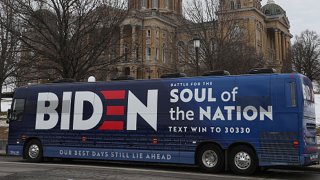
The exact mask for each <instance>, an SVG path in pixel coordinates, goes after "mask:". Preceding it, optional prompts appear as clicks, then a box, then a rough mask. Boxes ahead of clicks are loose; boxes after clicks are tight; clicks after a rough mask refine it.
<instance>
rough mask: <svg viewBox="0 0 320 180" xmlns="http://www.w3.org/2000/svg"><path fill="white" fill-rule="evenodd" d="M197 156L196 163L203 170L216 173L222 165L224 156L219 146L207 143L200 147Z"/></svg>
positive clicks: (220, 169)
mask: <svg viewBox="0 0 320 180" xmlns="http://www.w3.org/2000/svg"><path fill="white" fill-rule="evenodd" d="M197 154H198V156H197V164H198V166H199V167H200V169H201V170H202V171H204V172H210V173H218V172H221V171H222V169H223V166H224V156H223V153H222V150H221V148H219V147H218V146H216V145H213V144H208V145H205V146H203V147H202V148H200V150H199V151H198V153H197Z"/></svg>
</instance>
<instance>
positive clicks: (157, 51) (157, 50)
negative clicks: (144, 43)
mask: <svg viewBox="0 0 320 180" xmlns="http://www.w3.org/2000/svg"><path fill="white" fill-rule="evenodd" d="M158 60H159V49H158V48H157V49H156V61H158Z"/></svg>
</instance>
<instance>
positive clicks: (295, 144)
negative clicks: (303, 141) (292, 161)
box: [293, 140, 299, 148]
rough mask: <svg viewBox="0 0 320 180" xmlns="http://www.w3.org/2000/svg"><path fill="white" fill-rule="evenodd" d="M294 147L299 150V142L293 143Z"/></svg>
mask: <svg viewBox="0 0 320 180" xmlns="http://www.w3.org/2000/svg"><path fill="white" fill-rule="evenodd" d="M293 147H294V148H298V147H299V141H298V140H294V141H293Z"/></svg>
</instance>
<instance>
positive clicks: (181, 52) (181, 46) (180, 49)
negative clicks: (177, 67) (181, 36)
mask: <svg viewBox="0 0 320 180" xmlns="http://www.w3.org/2000/svg"><path fill="white" fill-rule="evenodd" d="M185 55H186V50H185V45H184V42H182V41H180V42H179V43H178V61H179V63H183V62H184V60H185V58H186V57H185Z"/></svg>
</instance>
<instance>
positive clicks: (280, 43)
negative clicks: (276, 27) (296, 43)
mask: <svg viewBox="0 0 320 180" xmlns="http://www.w3.org/2000/svg"><path fill="white" fill-rule="evenodd" d="M278 33H279V35H278V37H279V63H280V64H282V62H283V59H282V54H283V53H282V48H283V44H282V32H281V31H278Z"/></svg>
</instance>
